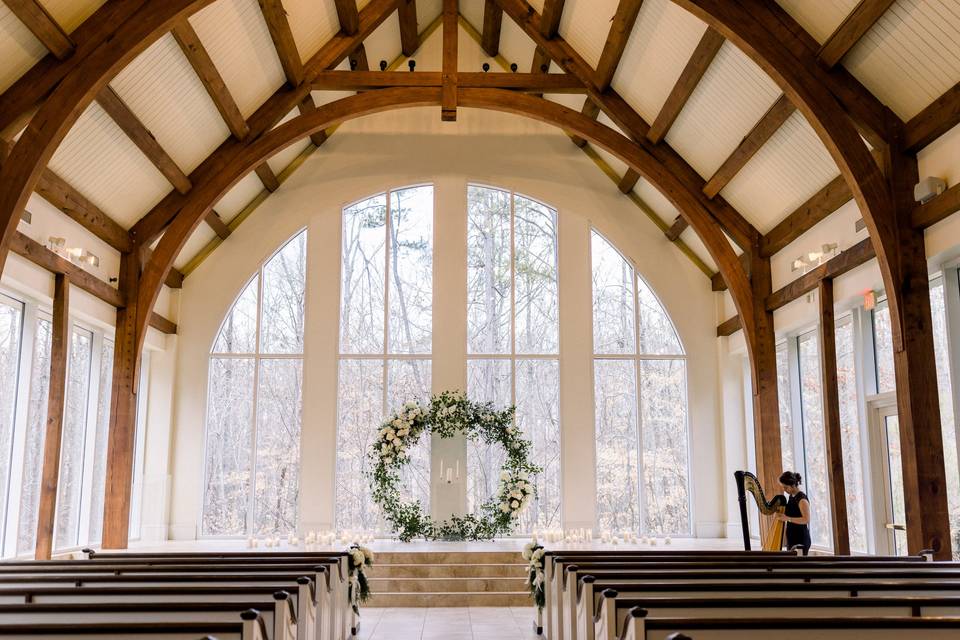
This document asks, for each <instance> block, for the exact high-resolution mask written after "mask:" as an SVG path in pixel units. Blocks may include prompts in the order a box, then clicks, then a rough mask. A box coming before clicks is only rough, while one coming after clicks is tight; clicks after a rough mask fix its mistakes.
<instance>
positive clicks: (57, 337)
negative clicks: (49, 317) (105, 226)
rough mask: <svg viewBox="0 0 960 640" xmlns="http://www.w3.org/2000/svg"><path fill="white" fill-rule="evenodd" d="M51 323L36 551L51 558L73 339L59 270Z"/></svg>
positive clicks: (66, 288) (66, 293)
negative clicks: (70, 349)
mask: <svg viewBox="0 0 960 640" xmlns="http://www.w3.org/2000/svg"><path fill="white" fill-rule="evenodd" d="M52 325H53V332H52V340H51V343H50V386H49V392H48V393H49V395H48V398H47V429H46V434H45V435H44V441H43V471H42V475H41V480H40V504H39V506H38V508H37V509H38V510H37V546H36V552H35V555H34V557H35V558H36V559H37V560H49V559H50V554H51V552H52V551H53V524H54V519H55V517H56V513H57V488H58V486H59V480H60V444H61V439H62V436H63V408H64V400H65V396H66V391H67V353H68V345H69V342H70V280H69V279H68V278H67V277H66V276H65V275H63V274H60V273H58V274H57V275H56V276H55V280H54V287H53V321H52Z"/></svg>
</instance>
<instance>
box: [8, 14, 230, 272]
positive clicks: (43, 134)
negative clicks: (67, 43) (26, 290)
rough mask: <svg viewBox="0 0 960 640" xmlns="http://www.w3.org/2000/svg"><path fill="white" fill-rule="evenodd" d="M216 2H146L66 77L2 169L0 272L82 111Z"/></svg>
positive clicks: (27, 129) (37, 115)
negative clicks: (181, 24) (43, 177)
mask: <svg viewBox="0 0 960 640" xmlns="http://www.w3.org/2000/svg"><path fill="white" fill-rule="evenodd" d="M212 1H213V0H163V2H146V3H144V6H142V7H141V8H140V9H139V10H138V11H137V12H136V13H135V14H133V15H132V16H131V17H130V19H128V20H127V21H126V22H124V23H123V25H122V26H120V27H118V28H117V31H116V33H115V35H114V36H113V37H112V38H109V39H107V40H106V41H105V42H104V43H103V44H102V45H100V46H99V47H97V48H96V49H95V50H93V51H92V52H90V54H89V55H88V56H87V57H86V58H85V59H84V60H83V61H82V62H80V63H79V64H77V66H76V67H75V68H74V69H73V70H72V71H71V72H70V73H68V74H67V75H66V77H65V78H64V79H63V80H62V81H61V82H60V84H59V85H58V86H57V88H56V89H55V90H54V91H53V92H52V93H51V94H50V97H49V98H47V100H46V101H45V102H44V103H43V106H41V107H40V109H39V110H38V111H37V113H36V114H35V115H34V116H33V118H31V120H30V125H29V126H28V127H27V128H26V129H25V130H24V132H23V135H22V136H20V139H19V140H18V141H17V143H16V144H15V145H14V147H13V150H12V151H11V152H10V156H9V157H8V158H7V160H6V161H4V163H3V166H2V167H0V185H2V188H0V231H2V235H0V272H2V271H3V267H4V265H5V264H6V259H7V254H8V252H9V249H10V241H11V239H12V238H13V232H14V231H16V227H17V223H18V222H19V220H20V214H21V212H22V211H23V209H24V207H25V206H26V204H27V200H28V199H29V197H30V194H31V193H32V192H33V189H34V187H35V186H36V184H37V181H38V180H39V179H40V174H41V173H42V172H43V169H44V168H45V167H46V166H47V163H49V162H50V158H51V157H52V156H53V153H54V151H56V149H57V147H58V146H59V145H60V143H61V142H62V141H63V138H64V137H65V136H66V135H67V132H69V131H70V128H71V127H72V126H73V125H74V123H76V121H77V119H78V118H79V117H80V115H81V114H82V113H83V112H84V110H85V109H86V108H87V107H88V106H89V105H90V103H91V102H93V100H94V98H95V97H96V95H97V94H98V93H99V92H100V90H101V89H103V87H105V86H106V85H107V83H108V82H110V80H111V79H113V77H114V76H115V75H116V74H117V73H118V72H119V71H120V70H121V69H123V68H124V67H125V66H127V65H128V64H129V63H130V62H131V61H132V60H133V59H134V58H136V57H137V56H138V55H139V54H140V53H142V52H143V51H144V50H146V48H147V47H148V46H150V45H151V44H153V43H154V42H156V40H157V39H159V38H160V37H161V36H162V35H163V34H165V33H166V32H168V31H169V30H170V29H171V27H172V26H173V24H174V23H175V22H176V21H177V20H179V19H181V18H184V17H186V16H189V15H191V14H193V13H194V12H196V11H198V10H199V9H201V8H203V7H204V6H206V5H208V4H210V3H211V2H212Z"/></svg>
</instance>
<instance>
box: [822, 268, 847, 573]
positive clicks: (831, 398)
mask: <svg viewBox="0 0 960 640" xmlns="http://www.w3.org/2000/svg"><path fill="white" fill-rule="evenodd" d="M817 292H818V294H819V298H820V381H821V385H820V386H821V398H822V400H823V434H824V442H825V443H826V453H827V480H828V484H829V487H830V511H831V513H832V514H833V552H834V553H835V554H837V555H845V556H846V555H850V531H849V525H848V523H847V492H846V488H845V486H844V483H843V438H842V437H841V435H840V432H841V426H840V390H839V387H838V382H837V336H836V333H837V325H836V322H837V321H836V318H835V317H834V313H833V280H831V279H830V278H824V279H823V280H821V281H820V284H819V285H818V287H817Z"/></svg>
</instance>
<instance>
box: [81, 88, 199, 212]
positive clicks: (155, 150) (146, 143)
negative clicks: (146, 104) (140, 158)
mask: <svg viewBox="0 0 960 640" xmlns="http://www.w3.org/2000/svg"><path fill="white" fill-rule="evenodd" d="M97 104H99V105H100V107H101V108H103V110H104V111H106V112H107V114H108V115H109V116H110V117H111V118H113V121H114V122H116V123H117V126H118V127H120V129H121V130H123V132H124V133H125V134H127V137H129V138H130V140H131V141H132V142H133V144H135V145H137V148H138V149H140V151H142V152H143V155H145V156H147V159H148V160H149V161H150V162H151V163H153V166H155V167H156V168H157V170H159V171H160V173H162V174H163V177H165V178H166V179H167V180H169V181H170V184H172V185H173V186H174V188H175V189H176V190H177V191H179V192H180V193H186V192H187V191H190V187H191V184H190V179H189V178H187V176H186V175H184V173H183V171H182V170H181V169H180V167H178V166H177V163H176V162H174V161H173V158H171V157H170V156H169V154H167V152H166V151H164V150H163V147H161V146H160V143H159V142H157V139H156V138H154V137H153V134H152V133H150V130H149V129H147V128H146V127H145V126H144V124H143V123H142V122H140V119H139V118H137V116H136V115H134V113H133V112H132V111H131V110H130V107H128V106H127V105H126V103H125V102H124V101H123V100H122V99H121V98H120V96H118V95H117V92H116V91H114V90H113V89H112V88H110V85H107V86H106V87H104V88H103V89H101V90H100V93H98V94H97Z"/></svg>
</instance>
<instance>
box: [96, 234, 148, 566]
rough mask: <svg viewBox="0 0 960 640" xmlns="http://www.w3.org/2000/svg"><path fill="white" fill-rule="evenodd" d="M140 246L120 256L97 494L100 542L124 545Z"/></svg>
mask: <svg viewBox="0 0 960 640" xmlns="http://www.w3.org/2000/svg"><path fill="white" fill-rule="evenodd" d="M139 256H140V251H138V250H135V251H133V252H132V253H126V254H124V255H123V257H122V258H121V259H120V290H121V291H122V292H123V293H124V296H125V299H126V300H127V306H125V307H122V308H120V309H117V329H116V339H115V348H114V356H113V382H112V385H111V392H110V431H109V434H108V436H107V469H106V482H105V487H104V499H103V548H104V549H126V548H127V536H128V533H129V525H130V490H131V487H132V485H133V458H134V448H135V438H136V432H137V428H136V427H137V395H136V394H137V376H138V372H139V370H140V352H139V350H138V349H137V335H136V331H137V305H136V301H137V292H138V288H139V281H140V257H139Z"/></svg>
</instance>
